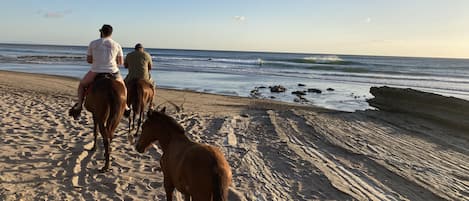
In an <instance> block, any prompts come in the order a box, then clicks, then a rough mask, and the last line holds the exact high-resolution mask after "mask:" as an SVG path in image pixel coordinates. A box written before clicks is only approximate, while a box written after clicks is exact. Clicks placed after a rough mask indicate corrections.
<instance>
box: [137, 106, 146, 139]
mask: <svg viewBox="0 0 469 201" xmlns="http://www.w3.org/2000/svg"><path fill="white" fill-rule="evenodd" d="M143 113H144V112H143V109H141V110H140V115H139V117H138V122H137V132H135V137H137V136H138V130H139V129H140V126H141V125H142V118H143Z"/></svg>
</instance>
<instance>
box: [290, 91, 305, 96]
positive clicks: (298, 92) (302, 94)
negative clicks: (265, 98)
mask: <svg viewBox="0 0 469 201" xmlns="http://www.w3.org/2000/svg"><path fill="white" fill-rule="evenodd" d="M291 94H295V95H297V96H304V95H306V92H305V91H294V92H291Z"/></svg>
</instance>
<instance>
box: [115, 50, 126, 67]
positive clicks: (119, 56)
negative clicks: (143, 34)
mask: <svg viewBox="0 0 469 201" xmlns="http://www.w3.org/2000/svg"><path fill="white" fill-rule="evenodd" d="M116 63H117V65H118V66H121V65H122V64H124V52H123V51H122V47H121V46H120V45H119V52H117V57H116Z"/></svg>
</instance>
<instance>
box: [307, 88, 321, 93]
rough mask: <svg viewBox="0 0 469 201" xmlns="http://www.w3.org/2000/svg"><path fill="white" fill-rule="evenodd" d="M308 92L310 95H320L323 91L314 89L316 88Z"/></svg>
mask: <svg viewBox="0 0 469 201" xmlns="http://www.w3.org/2000/svg"><path fill="white" fill-rule="evenodd" d="M308 92H310V93H318V94H320V93H322V91H321V90H320V89H314V88H311V89H308Z"/></svg>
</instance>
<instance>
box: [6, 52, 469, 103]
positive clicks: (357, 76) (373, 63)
mask: <svg viewBox="0 0 469 201" xmlns="http://www.w3.org/2000/svg"><path fill="white" fill-rule="evenodd" d="M86 48H87V47H85V46H56V45H26V44H0V70H11V71H21V72H30V73H42V74H51V75H64V76H72V77H77V78H81V77H82V76H83V75H84V74H85V73H86V71H88V70H89V68H90V66H89V64H87V63H86ZM145 50H146V51H147V52H149V53H150V54H151V56H152V58H153V69H152V71H151V75H152V77H153V79H154V80H155V81H156V83H157V85H158V87H164V88H173V89H187V90H193V91H199V92H207V93H214V94H224V95H232V96H242V97H249V96H252V91H253V90H256V89H257V91H258V93H257V95H256V98H266V99H274V100H279V101H285V102H294V101H298V97H297V96H296V95H294V94H292V93H291V92H293V91H307V90H308V89H319V90H321V91H322V93H320V94H319V93H312V92H311V93H306V95H305V96H304V98H305V100H306V101H303V100H302V101H301V104H307V105H316V106H321V107H326V108H330V109H337V110H342V111H355V110H365V109H370V106H369V105H368V104H367V102H366V99H369V98H372V97H373V96H372V95H371V94H370V93H369V89H370V87H372V86H383V85H387V86H394V87H403V88H414V89H418V90H423V91H427V92H433V93H437V94H442V95H447V96H454V97H458V98H463V99H467V100H469V59H446V58H412V57H384V56H357V55H332V54H297V53H271V52H237V51H207V50H174V49H152V48H147V49H145ZM131 51H132V49H130V48H124V54H127V53H129V52H131ZM121 73H122V75H123V76H125V75H126V74H127V70H126V69H124V68H121ZM274 85H282V86H284V87H285V88H287V91H286V92H284V93H272V92H270V90H269V88H268V87H269V86H274ZM302 85H305V86H302ZM264 87H265V88H264ZM327 89H333V90H329V91H328V90H327ZM295 99H296V100H295Z"/></svg>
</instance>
